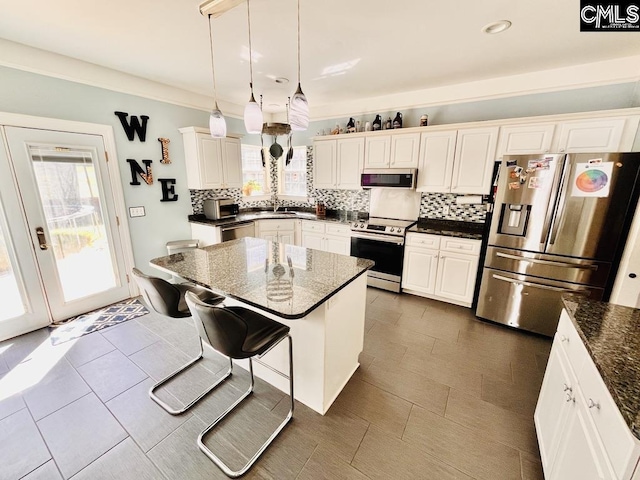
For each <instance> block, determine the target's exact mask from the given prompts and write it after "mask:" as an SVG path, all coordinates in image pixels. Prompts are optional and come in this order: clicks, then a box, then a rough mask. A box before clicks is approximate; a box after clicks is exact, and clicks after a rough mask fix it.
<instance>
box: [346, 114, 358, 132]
mask: <svg viewBox="0 0 640 480" xmlns="http://www.w3.org/2000/svg"><path fill="white" fill-rule="evenodd" d="M355 131H356V121H355V120H354V119H353V117H351V118H350V119H349V121H348V122H347V133H355Z"/></svg>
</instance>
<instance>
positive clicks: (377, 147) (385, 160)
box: [364, 135, 391, 168]
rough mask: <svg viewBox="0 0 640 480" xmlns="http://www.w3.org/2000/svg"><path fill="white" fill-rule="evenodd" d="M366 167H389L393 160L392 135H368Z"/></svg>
mask: <svg viewBox="0 0 640 480" xmlns="http://www.w3.org/2000/svg"><path fill="white" fill-rule="evenodd" d="M365 140H366V142H365V159H364V167H365V168H388V167H389V163H390V162H391V135H372V136H370V137H366V139H365Z"/></svg>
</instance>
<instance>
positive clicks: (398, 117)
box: [393, 112, 402, 128]
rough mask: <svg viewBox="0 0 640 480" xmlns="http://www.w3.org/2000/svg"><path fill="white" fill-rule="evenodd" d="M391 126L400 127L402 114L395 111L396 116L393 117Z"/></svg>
mask: <svg viewBox="0 0 640 480" xmlns="http://www.w3.org/2000/svg"><path fill="white" fill-rule="evenodd" d="M393 128H402V114H401V113H400V112H398V113H396V118H394V119H393Z"/></svg>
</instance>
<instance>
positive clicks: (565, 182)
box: [549, 155, 571, 245]
mask: <svg viewBox="0 0 640 480" xmlns="http://www.w3.org/2000/svg"><path fill="white" fill-rule="evenodd" d="M569 160H570V159H569V155H567V156H566V157H565V159H564V167H563V168H562V178H561V179H560V198H559V199H558V202H557V205H556V208H555V211H554V212H553V218H552V220H551V235H550V236H549V245H553V244H554V243H555V241H556V237H557V236H558V230H559V228H560V220H561V219H562V215H563V214H564V206H565V201H566V199H567V190H568V188H569V180H570V177H571V162H570V161H569Z"/></svg>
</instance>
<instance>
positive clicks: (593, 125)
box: [558, 117, 637, 153]
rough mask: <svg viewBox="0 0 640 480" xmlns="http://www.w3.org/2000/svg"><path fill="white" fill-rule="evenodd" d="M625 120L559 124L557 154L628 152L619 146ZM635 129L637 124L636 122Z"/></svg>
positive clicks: (609, 119)
mask: <svg viewBox="0 0 640 480" xmlns="http://www.w3.org/2000/svg"><path fill="white" fill-rule="evenodd" d="M626 122H627V119H625V118H621V117H620V118H601V119H594V120H580V121H575V122H563V123H560V124H559V126H558V128H559V139H558V152H561V153H564V152H566V153H592V152H593V153H600V152H619V151H621V150H626V151H629V148H624V146H623V145H621V140H622V136H623V133H624V130H625V124H626ZM636 129H637V122H636Z"/></svg>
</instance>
